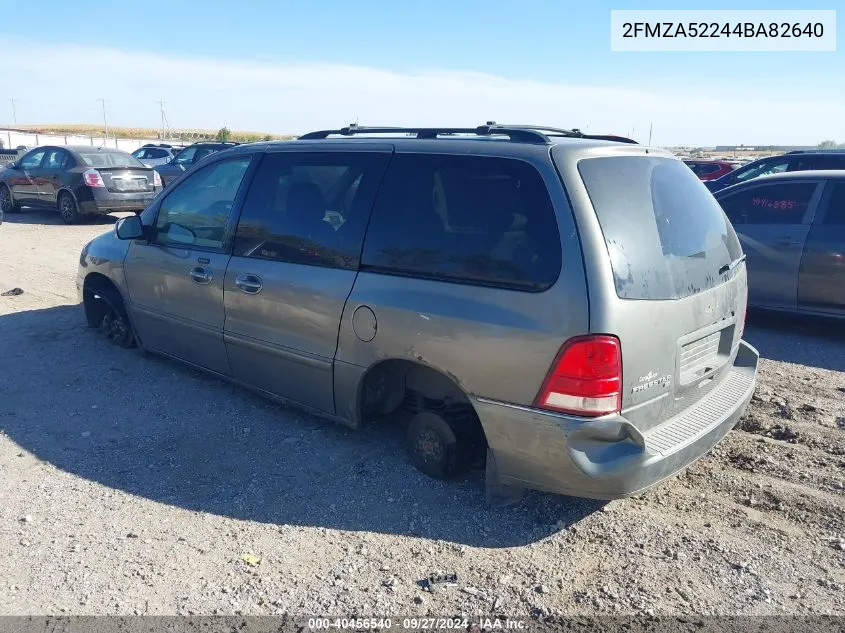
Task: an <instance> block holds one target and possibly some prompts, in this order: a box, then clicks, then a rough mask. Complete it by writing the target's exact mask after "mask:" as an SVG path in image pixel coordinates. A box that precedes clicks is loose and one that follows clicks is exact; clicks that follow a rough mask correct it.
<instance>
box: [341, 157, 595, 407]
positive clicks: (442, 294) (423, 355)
mask: <svg viewBox="0 0 845 633" xmlns="http://www.w3.org/2000/svg"><path fill="white" fill-rule="evenodd" d="M440 147H442V143H441V145H440ZM490 155H494V156H500V157H505V156H503V155H502V154H501V153H496V154H490ZM523 159H524V157H523ZM529 162H531V163H532V164H533V165H534V166H535V167H536V168H537V170H538V171H539V172H540V174H541V176H542V178H543V180H544V182H545V184H546V187H547V189H548V190H549V195H550V197H551V199H552V204H553V206H554V208H555V214H556V216H557V221H558V229H559V232H560V238H561V247H562V254H563V257H562V260H563V263H562V270H561V274H560V276H559V277H558V280H557V282H556V283H555V284H554V285H553V286H552V287H551V288H549V289H548V290H546V291H544V292H537V293H534V292H521V291H513V290H502V289H496V288H489V287H481V286H473V285H465V284H459V283H448V282H440V281H433V280H426V279H418V278H412V277H404V276H394V275H388V274H380V273H373V272H366V271H365V272H361V273H359V274H358V277H357V279H356V282H355V286H354V288H353V290H352V293H351V294H350V297H349V299H348V300H347V303H346V306H345V308H344V312H343V316H342V319H341V325H340V334H339V339H338V350H337V356H336V366H335V372H336V373H335V375H336V381H337V383H336V397H337V403H336V404H337V413H338V415H341V416H344V417H349V418H350V419H355V417H356V407H357V393H358V386H359V384H360V380H361V379H362V378H363V376H364V374H365V372H366V370H367V369H368V368H370V367H372V366H374V365H375V364H377V363H378V362H379V361H382V360H389V359H406V360H410V361H414V362H416V363H422V364H424V365H427V366H430V367H432V368H434V369H437V370H438V371H440V372H442V373H444V374H447V375H448V376H450V377H451V378H452V379H453V380H454V381H455V382H456V383H457V384H458V385H459V386H460V387H461V388H462V389H463V391H464V392H465V393H467V394H468V395H472V396H480V397H486V398H490V399H495V400H499V401H503V402H508V403H514V404H521V405H530V404H531V403H532V402H533V400H534V398H535V397H536V395H537V392H538V391H539V390H540V387H541V386H542V383H543V381H544V379H545V377H546V374H547V373H548V371H549V369H550V367H551V364H552V362H553V361H554V359H555V356H556V355H557V353H558V351H559V349H560V346H561V344H562V343H563V341H564V340H566V339H567V338H569V337H570V336H573V335H575V334H582V333H585V332H587V331H588V328H589V320H588V317H589V306H588V304H587V288H586V282H585V278H584V268H583V262H582V258H581V248H580V245H579V238H578V233H577V231H576V230H575V225H574V222H573V219H572V211H571V209H570V206H569V202H568V200H567V198H566V195H565V193H564V191H563V188H562V186H561V182H560V177H559V175H558V174H557V172H556V171H555V168H554V166H553V165H552V164H551V161H550V160H549V156H548V147H543V148H537V151H536V153H535V155H534V156H533V158H532V159H531V160H530V161H529ZM361 306H368V307H369V308H370V309H372V310H373V312H374V313H375V315H376V319H377V334H376V336H375V338H374V339H373V340H372V341H370V342H365V341H362V340H360V339H359V338H358V337H357V336H356V334H355V331H354V328H353V324H352V318H353V314H354V313H355V311H356V310H357V309H359V308H360V307H361Z"/></svg>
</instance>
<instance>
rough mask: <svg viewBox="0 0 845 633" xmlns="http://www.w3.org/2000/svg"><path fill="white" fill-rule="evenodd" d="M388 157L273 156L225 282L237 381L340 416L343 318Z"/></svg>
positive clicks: (256, 187) (258, 181)
mask: <svg viewBox="0 0 845 633" xmlns="http://www.w3.org/2000/svg"><path fill="white" fill-rule="evenodd" d="M388 151H389V149H386V150H384V151H373V152H350V151H334V152H325V153H322V152H314V153H300V152H295V153H294V152H290V151H276V152H269V153H267V154H266V155H265V157H264V158H263V160H262V163H261V165H260V166H259V167H258V170H257V172H256V177H255V179H254V181H253V183H252V185H251V187H250V190H249V194H248V196H247V198H246V201H245V202H244V207H243V212H242V213H241V217H240V221H239V223H238V228H237V233H236V236H235V243H234V248H233V252H232V259H231V261H230V263H229V267H228V270H227V272H226V281H225V284H224V301H225V312H226V325H225V338H226V349H227V351H228V354H229V362H230V363H231V368H232V375H233V376H234V377H235V378H237V379H239V380H241V381H243V382H245V383H248V384H250V385H252V386H254V387H258V388H260V389H263V390H265V391H268V392H271V393H273V394H276V395H279V396H282V397H284V398H286V399H288V400H292V401H295V402H299V403H301V404H304V405H307V406H309V407H312V408H314V409H318V410H320V411H325V412H328V413H334V412H335V407H334V395H333V392H334V385H333V367H334V357H335V352H336V350H337V338H338V330H339V327H340V318H341V315H342V314H343V307H344V305H345V303H346V299H347V297H348V296H349V293H350V292H351V290H352V286H353V284H354V283H355V277H356V275H357V270H358V261H359V258H360V254H361V246H362V243H363V236H364V231H365V228H366V225H367V220H368V217H369V214H370V211H371V208H372V205H373V200H374V199H375V194H376V190H377V188H378V185H379V182H380V181H381V177H382V174H383V172H384V170H385V168H386V166H387V162H388V160H389V154H388V153H387V152H388Z"/></svg>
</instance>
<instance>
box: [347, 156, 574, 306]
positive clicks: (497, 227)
mask: <svg viewBox="0 0 845 633" xmlns="http://www.w3.org/2000/svg"><path fill="white" fill-rule="evenodd" d="M561 258H562V255H561V246H560V237H559V234H558V228H557V219H556V217H555V213H554V208H553V207H552V202H551V199H550V198H549V193H548V191H547V190H546V185H545V183H544V182H543V179H542V177H541V176H540V174H539V172H538V171H537V170H536V169H535V168H534V167H532V166H531V165H530V164H528V163H526V162H524V161H520V160H514V159H506V158H489V157H480V156H451V155H437V154H397V155H395V156H394V158H393V160H392V161H391V163H390V166H389V167H388V170H387V174H386V175H385V179H384V183H383V185H382V188H381V190H380V192H379V196H378V199H377V200H376V204H375V208H374V209H373V216H372V218H371V220H370V226H369V229H368V232H367V238H366V241H365V243H364V253H363V257H362V262H361V263H362V265H363V266H366V267H369V268H370V269H372V270H377V271H382V272H389V273H395V274H402V275H412V276H421V277H427V278H435V279H443V280H446V281H456V282H461V283H470V284H481V285H491V286H502V287H508V288H514V289H519V290H528V291H542V290H545V289H546V288H548V287H550V286H551V285H552V284H554V282H555V281H556V280H557V277H558V275H559V273H560V268H561Z"/></svg>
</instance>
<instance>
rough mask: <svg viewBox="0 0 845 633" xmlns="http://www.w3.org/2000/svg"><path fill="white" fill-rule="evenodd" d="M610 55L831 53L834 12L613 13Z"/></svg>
mask: <svg viewBox="0 0 845 633" xmlns="http://www.w3.org/2000/svg"><path fill="white" fill-rule="evenodd" d="M610 48H611V50H613V51H701V52H706V51H749V52H751V51H758V52H759V51H772V52H774V51H835V50H836V11H831V10H806V11H803V10H796V11H791V10H790V11H786V10H762V11H750V10H749V11H742V10H724V11H715V10H701V11H689V10H662V11H652V10H649V11H645V10H643V11H629V10H625V11H611V12H610Z"/></svg>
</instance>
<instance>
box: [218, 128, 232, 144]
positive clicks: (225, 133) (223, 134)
mask: <svg viewBox="0 0 845 633" xmlns="http://www.w3.org/2000/svg"><path fill="white" fill-rule="evenodd" d="M231 136H232V131H231V130H230V129H229V128H227V127H226V126H223V127H221V128H220V129H219V130H217V137H216V138H217V140H218V141H220V142H221V143H225V142H226V141H228V140H229V139H230V138H231Z"/></svg>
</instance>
